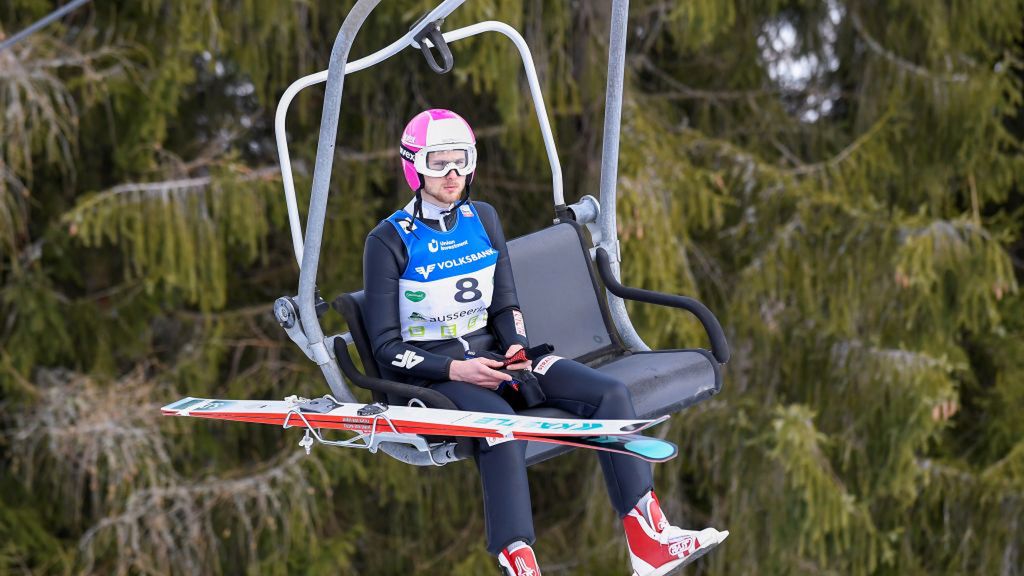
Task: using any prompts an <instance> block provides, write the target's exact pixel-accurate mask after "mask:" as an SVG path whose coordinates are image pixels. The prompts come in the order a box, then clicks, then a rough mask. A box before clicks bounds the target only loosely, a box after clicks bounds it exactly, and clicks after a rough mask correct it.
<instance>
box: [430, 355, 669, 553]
mask: <svg viewBox="0 0 1024 576" xmlns="http://www.w3.org/2000/svg"><path fill="white" fill-rule="evenodd" d="M543 360H544V359H543V358H542V359H540V360H538V361H536V362H534V366H535V367H538V366H541V365H542V362H543ZM538 369H541V368H538ZM535 375H536V376H537V380H538V381H539V382H540V385H541V388H543V389H544V394H545V395H546V396H547V402H546V405H548V406H553V407H556V408H561V409H562V410H565V411H567V412H570V413H572V414H575V415H576V416H579V417H581V418H600V419H632V418H636V413H635V411H634V410H633V403H632V401H631V399H630V397H629V390H628V389H627V388H626V386H625V384H623V383H622V382H620V381H618V380H616V379H614V378H611V377H609V376H606V375H604V374H602V373H600V372H598V371H597V370H594V369H592V368H589V367H587V366H585V365H583V364H580V363H578V362H575V361H573V360H569V359H565V358H563V359H559V360H557V361H555V362H554V363H553V364H550V365H549V366H547V369H546V371H544V373H543V374H542V373H540V372H535ZM430 387H431V388H433V389H434V390H437V391H438V392H441V393H442V394H444V395H445V396H447V397H448V398H451V400H452V401H453V402H454V403H455V405H456V406H458V407H459V409H461V410H469V411H476V412H495V413H499V414H513V413H514V412H513V410H512V408H511V407H510V406H509V405H508V403H507V402H506V401H505V400H504V399H503V398H502V397H501V396H499V395H498V394H497V393H495V392H494V391H492V390H488V389H487V388H482V387H480V386H476V385H474V384H469V383H468V382H454V381H449V382H438V383H435V384H432V385H431V386H430ZM477 445H478V449H477V453H476V463H477V469H478V470H479V471H480V480H481V482H482V484H483V494H484V514H485V515H486V526H487V550H488V551H489V552H490V553H492V554H495V555H497V554H498V553H499V552H501V551H502V550H503V549H504V548H505V547H506V546H508V545H509V544H511V543H512V542H515V541H516V540H523V541H525V542H527V543H529V544H533V542H534V540H536V536H535V534H534V529H533V514H532V512H531V509H530V486H529V483H528V482H527V479H526V442H523V441H513V442H506V443H503V444H498V445H497V446H488V445H487V442H485V441H483V440H479V441H477ZM595 452H596V454H597V457H598V458H599V459H600V461H601V469H602V471H603V472H604V480H605V486H607V488H608V496H609V497H610V498H611V502H612V506H614V507H615V510H616V511H617V512H618V513H619V516H625V515H626V514H627V513H629V511H630V509H632V508H633V506H634V505H636V503H637V501H638V500H639V499H640V497H641V496H643V495H644V494H646V493H647V491H649V490H652V489H653V487H654V481H653V478H652V474H651V465H650V464H649V463H647V462H644V461H643V460H640V459H638V458H633V457H632V456H625V455H621V454H611V453H608V452H601V451H595Z"/></svg>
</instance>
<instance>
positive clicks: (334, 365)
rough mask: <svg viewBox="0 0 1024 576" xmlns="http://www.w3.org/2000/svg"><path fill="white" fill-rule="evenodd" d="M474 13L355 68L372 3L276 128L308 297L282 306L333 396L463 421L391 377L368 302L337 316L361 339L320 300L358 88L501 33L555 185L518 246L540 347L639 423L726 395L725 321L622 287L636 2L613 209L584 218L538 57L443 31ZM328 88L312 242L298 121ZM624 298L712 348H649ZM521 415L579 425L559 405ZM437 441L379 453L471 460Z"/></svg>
mask: <svg viewBox="0 0 1024 576" xmlns="http://www.w3.org/2000/svg"><path fill="white" fill-rule="evenodd" d="M465 1H466V0H445V1H444V2H441V3H440V4H439V5H438V6H437V7H436V8H434V9H433V10H431V11H430V12H428V13H427V14H426V15H425V16H424V17H423V18H421V19H420V20H419V21H418V22H417V23H416V24H414V25H413V27H412V28H411V29H410V30H409V32H408V33H407V34H405V35H404V36H402V37H401V38H399V39H398V40H396V41H395V42H393V43H392V44H390V45H389V46H387V47H385V48H383V49H381V50H379V51H377V52H375V53H373V54H371V55H369V56H366V57H364V58H361V59H359V60H355V61H353V62H348V53H349V49H350V48H351V46H352V43H353V41H354V39H355V35H356V33H357V32H358V30H359V28H360V27H361V26H362V25H363V23H364V22H365V20H366V18H367V16H368V15H369V14H370V12H371V11H372V10H373V8H375V7H376V5H377V4H378V3H379V2H380V0H359V1H358V2H356V4H355V6H354V7H353V8H352V10H351V11H350V12H349V14H348V15H347V17H346V18H345V21H344V23H343V24H342V26H341V29H340V30H339V32H338V36H337V39H336V41H335V43H334V47H333V49H332V51H331V61H330V65H329V67H328V69H327V70H325V71H321V72H318V73H316V74H312V75H309V76H306V77H304V78H300V79H299V80H297V81H296V82H294V83H293V84H292V85H291V86H290V87H289V88H288V89H287V90H286V91H285V93H284V95H283V96H282V98H281V101H280V103H279V104H278V109H277V115H276V121H275V130H276V136H277V146H278V154H279V158H280V162H281V172H282V181H283V183H284V190H285V198H286V201H287V203H288V217H289V224H290V227H291V233H292V242H293V247H294V250H295V255H296V259H297V261H298V263H299V267H300V275H299V291H298V295H297V296H295V297H282V298H279V299H278V300H277V302H275V306H274V312H275V316H276V318H277V320H278V322H279V323H280V324H281V326H282V327H283V328H284V329H285V330H286V332H287V333H288V335H289V336H290V337H291V338H292V340H293V341H294V342H295V343H296V344H297V345H298V346H299V347H300V348H301V349H302V350H303V352H304V353H305V354H306V355H307V356H308V357H309V358H310V359H311V360H313V361H314V362H316V363H317V364H318V365H319V366H320V367H321V370H322V371H323V373H324V376H325V378H326V379H327V383H328V385H329V387H330V389H331V392H332V394H333V395H334V397H335V398H337V399H338V400H341V401H346V402H354V401H356V399H355V397H354V395H353V394H352V392H351V390H350V389H349V387H348V386H347V384H346V383H345V381H344V378H343V377H342V373H344V376H345V377H347V378H348V379H349V380H350V381H351V382H352V383H353V384H355V385H356V386H359V387H362V388H365V389H368V390H370V391H371V392H372V394H373V398H374V400H375V401H379V402H387V401H389V400H390V401H394V400H395V399H396V398H398V399H402V400H403V401H407V402H409V403H410V405H423V406H427V407H433V408H446V409H451V410H457V407H456V406H455V404H454V403H453V402H452V401H451V400H450V399H448V398H447V397H445V396H444V395H442V394H441V393H439V392H437V391H435V390H431V389H430V388H423V387H418V386H412V385H409V384H404V383H401V382H395V381H391V380H386V379H383V378H381V376H380V373H379V372H378V370H377V363H376V361H375V360H374V358H373V354H372V348H371V345H370V341H369V338H368V336H367V333H366V330H365V327H364V323H363V305H364V302H365V300H364V295H363V292H362V291H357V292H352V293H346V294H342V295H340V296H339V297H337V298H336V299H335V300H334V302H333V305H334V307H335V308H336V309H337V310H338V311H339V312H340V313H341V314H342V315H343V316H344V318H345V320H346V322H347V324H348V327H349V331H348V332H347V333H344V334H339V335H335V336H330V337H325V336H324V334H323V330H322V328H321V326H320V323H319V315H320V314H321V313H322V312H323V310H324V309H325V308H326V303H325V302H324V301H323V300H322V299H321V298H320V297H319V294H318V293H317V291H316V287H315V284H316V272H317V266H318V263H319V256H320V244H321V240H322V237H323V225H324V218H325V215H326V207H327V198H328V185H329V182H330V175H331V169H332V164H333V159H334V155H333V150H334V143H335V139H336V137H337V129H338V118H339V116H340V113H341V100H342V91H343V86H344V79H345V76H346V75H347V74H350V73H353V72H356V71H359V70H364V69H366V68H369V67H370V66H373V65H375V64H377V63H380V62H382V61H384V60H386V59H387V58H390V57H391V56H393V55H395V54H397V53H399V52H401V51H402V50H404V49H406V48H413V49H418V50H420V51H421V52H422V53H423V55H424V56H425V58H426V60H427V63H428V65H429V66H430V67H431V68H432V69H433V70H434V71H435V72H439V73H445V72H447V71H449V70H450V69H451V68H452V66H453V65H454V59H453V57H452V55H451V52H450V50H449V49H448V44H449V43H452V42H456V41H458V40H462V39H464V38H468V37H470V36H474V35H477V34H481V33H484V32H496V33H499V34H502V35H504V36H506V37H507V38H509V39H510V40H511V41H512V42H513V44H514V45H515V47H516V48H517V49H518V51H519V54H520V57H521V58H522V61H523V68H524V71H525V73H526V77H527V81H528V83H529V86H530V93H531V95H532V97H533V102H534V109H535V111H536V113H537V120H538V122H539V125H540V129H541V132H542V135H543V138H544V145H545V149H546V151H547V155H548V160H549V164H550V166H551V173H552V192H553V198H554V212H555V219H554V224H553V225H552V226H549V227H547V228H544V229H541V230H538V231H536V232H533V233H531V234H527V235H526V236H522V237H519V238H515V239H512V240H510V241H509V242H508V249H509V257H510V260H511V263H512V269H513V274H514V276H515V283H516V291H517V293H518V297H519V303H520V306H521V308H522V311H523V315H524V318H525V322H526V328H527V334H529V336H530V340H531V341H532V342H535V343H540V342H547V343H550V344H552V345H554V347H555V353H556V354H558V355H559V356H562V357H565V358H572V359H574V360H577V361H579V362H583V363H585V364H588V365H589V366H591V367H593V368H595V369H597V370H599V371H601V372H604V373H606V374H609V375H611V376H614V377H615V378H617V379H619V380H621V381H622V382H624V383H625V384H626V386H627V387H628V388H629V390H630V393H631V396H632V399H633V403H634V407H635V409H636V413H637V416H639V417H641V418H651V417H657V416H662V415H665V414H671V413H675V412H677V411H679V410H682V409H683V408H686V407H689V406H692V405H694V404H696V403H698V402H700V401H702V400H705V399H707V398H709V397H711V396H713V395H715V394H717V393H718V392H719V391H720V390H721V387H722V372H721V366H722V365H723V364H725V363H726V362H727V361H728V360H729V354H730V352H729V347H728V343H727V342H726V339H725V335H724V332H723V331H722V327H721V325H720V324H719V322H718V320H717V319H716V318H715V316H714V314H712V313H711V311H710V310H708V309H707V307H705V306H704V305H703V304H701V303H700V302H698V301H696V300H694V299H692V298H687V297H683V296H676V295H670V294H663V293H659V292H653V291H649V290H640V289H636V288H629V287H626V286H623V285H622V284H621V283H620V281H619V266H618V262H619V242H618V238H617V230H616V222H615V205H616V190H615V178H616V174H617V169H618V136H619V125H620V118H621V109H622V80H623V68H624V63H625V36H626V17H627V13H628V5H629V3H628V0H612V25H611V42H610V48H609V64H608V90H607V94H606V107H605V125H604V141H603V150H602V171H601V191H600V201H598V200H597V199H595V198H594V197H593V196H589V195H588V196H584V197H583V198H582V199H581V200H580V201H579V202H577V203H576V204H573V205H571V206H566V205H565V202H564V198H563V194H562V174H561V165H560V163H559V159H558V153H557V151H556V149H555V144H554V137H553V136H552V134H551V127H550V124H549V123H548V118H547V112H546V108H545V106H544V100H543V96H542V94H541V90H540V83H539V81H538V79H537V73H536V69H535V67H534V63H533V58H532V55H531V54H530V49H529V47H528V46H527V44H526V42H525V40H524V39H523V38H522V36H521V35H520V34H519V33H518V32H517V31H516V30H515V29H514V28H512V27H511V26H509V25H507V24H505V23H502V22H495V21H488V22H480V23H477V24H473V25H471V26H467V27H464V28H459V29H457V30H452V31H449V32H444V33H442V32H441V23H442V22H443V19H444V18H445V17H446V16H448V15H449V14H451V13H452V12H453V11H454V10H455V9H457V8H458V7H459V6H460V5H462V4H463V3H464V2H465ZM434 51H436V52H437V53H438V55H439V56H440V58H441V63H438V61H437V59H436V58H435V57H434ZM321 82H326V96H325V98H324V110H323V116H322V118H321V124H320V138H319V143H318V146H317V157H316V164H315V169H314V174H313V186H312V194H311V198H310V207H309V214H308V216H307V221H306V233H305V237H304V238H303V233H302V227H301V224H300V221H299V215H298V209H297V203H296V200H295V188H294V181H293V179H292V172H291V161H290V156H289V153H288V143H287V139H286V132H285V119H286V116H287V111H288V107H289V105H290V103H291V101H292V99H293V98H294V97H295V95H296V94H298V92H299V91H301V90H302V89H304V88H307V87H309V86H313V85H315V84H318V83H321ZM585 229H586V230H585ZM588 233H589V238H588ZM624 300H635V301H639V302H646V303H650V304H656V305H661V306H667V307H671V308H678V309H681V310H686V311H688V312H690V313H692V314H694V315H695V316H696V317H697V318H698V320H699V321H700V322H701V325H702V326H703V327H704V330H705V332H706V333H707V335H708V339H709V341H710V343H711V350H704V349H680V350H650V348H649V347H648V346H647V345H646V344H644V342H643V340H642V339H641V338H640V337H639V335H637V333H636V330H635V329H634V328H633V325H632V323H631V322H630V320H629V316H628V314H627V313H626V309H625V304H624ZM350 345H354V346H355V348H356V352H357V354H358V355H359V357H360V359H361V363H362V366H363V369H364V370H365V373H363V372H361V371H359V369H357V368H356V366H355V363H354V362H353V360H352V356H351V354H350V351H349V346H350ZM521 413H522V414H524V415H531V416H548V417H556V418H557V417H561V418H565V417H569V418H571V417H573V416H572V415H570V414H568V413H567V412H564V411H562V410H559V409H557V408H552V407H540V408H534V409H529V410H524V411H523V412H521ZM427 441H428V442H427V443H426V445H427V446H429V450H424V449H423V446H424V443H423V442H419V443H417V445H412V444H401V443H394V442H384V443H381V444H380V449H381V450H383V451H384V452H385V453H387V454H389V455H391V456H392V457H394V458H396V459H398V460H401V461H403V462H407V463H409V464H414V465H419V466H425V465H442V464H445V463H447V462H452V461H456V460H461V459H465V458H468V457H470V456H471V455H472V443H471V440H470V439H467V438H462V439H450V438H440V439H439V438H427ZM570 449H571V448H569V447H566V446H559V445H553V444H540V443H535V442H530V443H529V444H528V446H527V462H528V463H529V464H533V463H536V462H540V461H542V460H546V459H548V458H551V457H553V456H556V455H558V454H560V453H563V452H566V451H568V450H570Z"/></svg>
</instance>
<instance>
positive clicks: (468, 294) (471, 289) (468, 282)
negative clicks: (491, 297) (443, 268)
mask: <svg viewBox="0 0 1024 576" xmlns="http://www.w3.org/2000/svg"><path fill="white" fill-rule="evenodd" d="M479 285H480V282H479V281H477V279H476V278H473V277H472V276H469V277H466V278H461V279H459V281H458V282H456V283H455V288H457V289H458V292H456V293H455V301H456V302H461V303H463V304H465V303H466V302H474V301H476V300H479V299H481V298H483V296H484V294H483V292H481V291H479V290H477V287H478V286H479Z"/></svg>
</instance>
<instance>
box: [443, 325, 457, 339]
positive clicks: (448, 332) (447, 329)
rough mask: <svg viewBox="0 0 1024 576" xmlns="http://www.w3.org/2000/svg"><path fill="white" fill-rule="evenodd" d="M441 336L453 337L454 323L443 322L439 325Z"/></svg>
mask: <svg viewBox="0 0 1024 576" xmlns="http://www.w3.org/2000/svg"><path fill="white" fill-rule="evenodd" d="M441 336H445V337H447V338H455V324H444V325H442V326H441Z"/></svg>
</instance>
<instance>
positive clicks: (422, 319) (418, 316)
mask: <svg viewBox="0 0 1024 576" xmlns="http://www.w3.org/2000/svg"><path fill="white" fill-rule="evenodd" d="M409 320H419V321H420V322H427V318H426V316H424V315H423V314H420V313H419V312H413V313H412V314H409Z"/></svg>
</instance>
